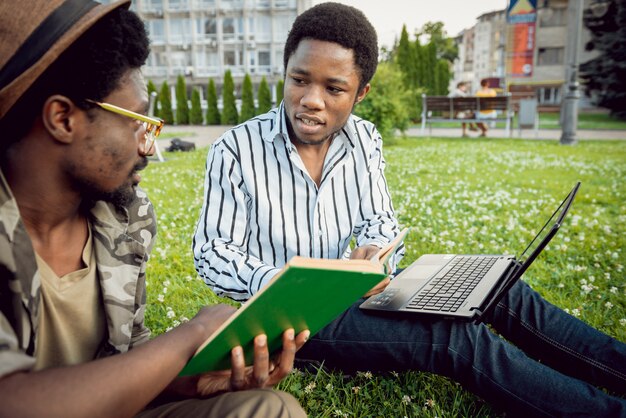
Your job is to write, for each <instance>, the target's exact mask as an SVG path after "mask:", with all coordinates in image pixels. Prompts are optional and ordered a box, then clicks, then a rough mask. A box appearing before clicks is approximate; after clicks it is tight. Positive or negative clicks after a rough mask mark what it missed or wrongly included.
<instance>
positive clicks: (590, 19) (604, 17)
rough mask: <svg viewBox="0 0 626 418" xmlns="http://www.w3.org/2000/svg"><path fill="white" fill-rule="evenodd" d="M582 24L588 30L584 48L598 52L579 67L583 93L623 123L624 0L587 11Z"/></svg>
mask: <svg viewBox="0 0 626 418" xmlns="http://www.w3.org/2000/svg"><path fill="white" fill-rule="evenodd" d="M584 22H585V26H586V27H587V29H589V30H590V31H591V40H590V41H589V42H588V43H587V45H586V49H587V50H592V51H596V52H597V53H598V54H597V55H596V56H595V58H593V59H591V60H589V61H587V62H585V63H583V64H582V65H581V66H580V73H581V78H582V79H583V85H584V86H585V89H586V93H587V95H589V96H591V97H592V98H593V100H594V102H595V103H596V104H597V105H599V106H602V107H605V108H607V109H609V110H610V111H611V115H612V116H615V117H618V118H620V119H624V120H626V1H624V0H611V1H609V2H607V3H606V4H602V6H600V7H596V8H595V10H594V9H593V8H592V9H589V11H586V12H585V15H584Z"/></svg>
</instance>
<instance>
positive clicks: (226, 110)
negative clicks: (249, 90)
mask: <svg viewBox="0 0 626 418" xmlns="http://www.w3.org/2000/svg"><path fill="white" fill-rule="evenodd" d="M222 103H223V106H224V107H223V109H222V115H221V116H222V118H221V122H222V125H236V124H237V120H238V117H237V104H236V103H235V83H234V81H233V76H232V74H231V72H230V70H226V72H225V73H224V84H223V85H222Z"/></svg>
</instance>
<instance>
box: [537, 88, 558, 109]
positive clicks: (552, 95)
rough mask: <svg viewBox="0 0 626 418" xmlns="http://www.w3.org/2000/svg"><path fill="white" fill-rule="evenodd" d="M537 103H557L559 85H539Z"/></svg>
mask: <svg viewBox="0 0 626 418" xmlns="http://www.w3.org/2000/svg"><path fill="white" fill-rule="evenodd" d="M537 98H538V99H539V103H541V104H547V105H558V104H560V103H561V88H560V87H539V88H538V89H537Z"/></svg>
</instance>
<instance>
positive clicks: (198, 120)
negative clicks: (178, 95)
mask: <svg viewBox="0 0 626 418" xmlns="http://www.w3.org/2000/svg"><path fill="white" fill-rule="evenodd" d="M189 122H190V123H191V124H192V125H202V104H201V103H200V92H199V91H198V89H193V91H192V92H191V112H190V114H189Z"/></svg>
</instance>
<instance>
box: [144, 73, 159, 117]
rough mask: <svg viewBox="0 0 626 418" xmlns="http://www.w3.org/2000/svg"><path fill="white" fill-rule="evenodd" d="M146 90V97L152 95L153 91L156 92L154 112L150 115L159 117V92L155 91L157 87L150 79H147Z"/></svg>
mask: <svg viewBox="0 0 626 418" xmlns="http://www.w3.org/2000/svg"><path fill="white" fill-rule="evenodd" d="M147 90H148V97H150V96H152V93H153V92H154V93H156V94H157V96H156V99H155V100H154V113H153V115H152V116H155V117H157V118H158V117H160V116H159V92H158V91H157V88H156V86H155V85H154V83H153V82H152V80H148V84H147Z"/></svg>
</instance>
